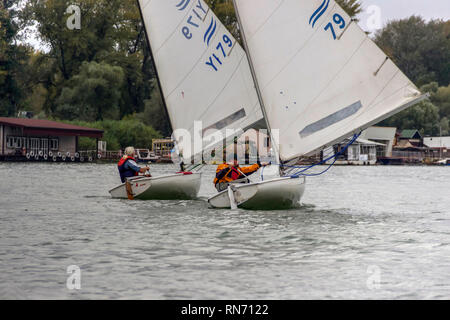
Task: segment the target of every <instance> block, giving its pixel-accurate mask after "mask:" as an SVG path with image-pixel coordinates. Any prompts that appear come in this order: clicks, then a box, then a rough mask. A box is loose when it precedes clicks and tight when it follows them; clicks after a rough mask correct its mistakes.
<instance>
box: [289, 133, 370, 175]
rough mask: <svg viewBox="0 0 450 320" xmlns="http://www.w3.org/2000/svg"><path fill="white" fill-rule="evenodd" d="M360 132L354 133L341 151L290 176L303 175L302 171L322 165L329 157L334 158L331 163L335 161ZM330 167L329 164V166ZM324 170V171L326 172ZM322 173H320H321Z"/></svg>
mask: <svg viewBox="0 0 450 320" xmlns="http://www.w3.org/2000/svg"><path fill="white" fill-rule="evenodd" d="M361 133H362V132H360V133H359V134H355V135H354V136H353V139H352V140H351V141H350V142H349V143H348V144H347V145H346V146H345V147H344V148H343V149H342V150H341V151H339V152H338V153H336V154H334V155H333V156H331V157H328V158H326V159H324V160H322V161H320V162H319V163H316V164H313V165H311V166H309V167H307V168H304V169H303V170H301V171H299V172H297V173H294V174H293V175H291V177H299V176H300V175H305V174H303V173H304V172H306V171H308V170H310V169H312V168H314V167H317V166H320V165H322V164H324V163H326V162H327V161H329V160H331V159H335V160H334V162H333V164H334V163H335V162H336V160H337V158H338V157H339V156H340V155H341V154H343V153H344V152H345V151H347V149H348V148H349V147H350V146H351V145H352V144H353V143H354V142H355V141H356V140H358V138H359V137H360V136H361ZM330 167H331V166H330ZM326 171H328V170H326ZM326 171H325V172H326ZM321 174H322V173H321ZM316 175H320V174H316Z"/></svg>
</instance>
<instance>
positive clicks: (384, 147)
mask: <svg viewBox="0 0 450 320" xmlns="http://www.w3.org/2000/svg"><path fill="white" fill-rule="evenodd" d="M396 133H397V128H395V127H370V128H368V129H366V130H364V131H363V132H362V133H361V138H362V139H366V140H370V141H374V142H377V143H379V144H380V145H378V146H377V157H378V158H384V157H392V150H393V148H394V145H395V144H396Z"/></svg>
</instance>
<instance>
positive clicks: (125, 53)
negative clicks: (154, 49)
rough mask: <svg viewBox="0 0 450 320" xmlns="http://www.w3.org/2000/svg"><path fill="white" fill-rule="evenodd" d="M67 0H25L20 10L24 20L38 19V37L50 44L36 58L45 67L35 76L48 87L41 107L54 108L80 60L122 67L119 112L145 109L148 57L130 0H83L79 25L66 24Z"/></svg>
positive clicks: (134, 5)
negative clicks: (123, 83) (122, 75)
mask: <svg viewBox="0 0 450 320" xmlns="http://www.w3.org/2000/svg"><path fill="white" fill-rule="evenodd" d="M72 4H73V1H70V0H29V1H27V5H26V7H25V9H24V10H23V11H22V15H21V18H22V20H23V21H25V22H26V23H28V25H32V24H35V23H37V25H38V31H39V34H40V38H41V40H42V41H43V43H44V44H45V45H46V46H47V47H48V48H49V51H48V52H46V53H45V54H42V55H41V57H40V59H37V60H36V61H35V62H36V63H37V64H42V65H45V67H46V70H47V72H45V73H43V74H42V77H41V78H43V79H39V83H41V84H42V85H43V86H44V87H45V89H46V90H47V98H46V103H45V105H44V109H45V110H46V112H47V114H48V115H52V114H53V113H54V112H55V111H56V110H55V107H56V106H57V103H56V100H57V99H59V97H60V95H61V94H62V91H63V89H64V88H65V87H66V86H67V85H68V82H69V81H70V79H72V77H73V76H75V75H77V74H78V73H79V69H80V68H81V66H82V64H83V62H92V61H95V62H97V63H100V62H106V63H107V64H110V65H113V66H119V67H121V68H122V70H123V71H124V77H125V80H124V81H125V85H124V86H123V88H122V89H121V91H120V95H121V99H120V114H121V116H125V115H127V114H132V113H134V112H140V111H143V109H144V100H145V99H148V98H149V96H150V92H151V87H150V86H151V83H150V80H151V79H152V78H153V76H154V73H153V72H152V71H151V67H152V65H151V59H150V52H149V50H148V46H147V44H146V41H145V36H144V35H145V33H144V27H143V23H142V20H141V17H140V13H139V10H138V7H137V2H136V1H135V0H84V1H81V2H78V5H79V7H80V10H81V29H79V30H78V29H74V30H71V29H70V28H68V26H67V21H68V20H69V18H70V17H71V13H67V12H66V11H67V8H68V7H69V6H70V5H72Z"/></svg>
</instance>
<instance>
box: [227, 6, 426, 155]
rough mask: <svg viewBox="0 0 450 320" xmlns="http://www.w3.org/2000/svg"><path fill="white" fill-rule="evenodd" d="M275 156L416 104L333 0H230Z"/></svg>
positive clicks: (412, 89)
mask: <svg viewBox="0 0 450 320" xmlns="http://www.w3.org/2000/svg"><path fill="white" fill-rule="evenodd" d="M234 2H235V9H236V13H237V14H238V18H239V21H240V25H241V28H242V30H241V32H242V34H243V36H244V38H245V42H246V45H247V47H248V51H249V52H248V53H249V58H250V62H251V64H252V67H253V69H254V73H255V78H256V82H257V85H258V87H259V90H260V92H261V97H262V102H263V107H264V109H265V113H266V116H267V121H268V125H269V126H270V127H271V129H272V130H274V129H278V130H280V131H279V140H280V141H279V153H280V158H281V160H282V161H289V160H292V159H295V158H297V157H300V156H303V155H308V154H311V153H313V152H315V151H317V150H319V149H321V148H323V147H325V146H329V145H332V144H333V143H336V142H338V141H340V140H342V139H343V138H347V137H348V136H349V135H351V134H352V133H357V132H359V131H360V130H362V129H364V128H366V127H368V126H370V125H372V124H375V123H377V122H379V121H381V120H383V119H385V118H387V117H388V116H390V115H392V114H395V113H397V112H399V111H401V110H403V109H404V108H406V107H408V106H410V105H412V104H414V103H416V102H418V101H419V100H421V99H422V98H423V97H422V96H421V94H420V92H419V90H418V89H417V88H416V86H415V85H414V84H413V83H412V82H411V81H410V80H409V79H408V78H407V77H406V76H405V75H404V74H403V73H402V72H401V71H400V70H399V69H398V68H397V67H396V66H395V65H394V63H393V62H392V61H391V60H389V59H387V56H386V54H385V53H383V52H382V50H380V49H379V48H378V47H377V46H376V45H375V44H374V42H373V41H372V40H371V39H370V38H369V37H368V36H367V35H366V34H365V33H364V31H363V30H361V29H360V28H359V26H358V24H357V23H356V22H354V21H352V20H351V18H350V17H349V16H348V15H347V14H346V13H345V12H344V10H343V9H342V8H341V7H340V6H339V5H337V4H336V2H335V1H334V0H234Z"/></svg>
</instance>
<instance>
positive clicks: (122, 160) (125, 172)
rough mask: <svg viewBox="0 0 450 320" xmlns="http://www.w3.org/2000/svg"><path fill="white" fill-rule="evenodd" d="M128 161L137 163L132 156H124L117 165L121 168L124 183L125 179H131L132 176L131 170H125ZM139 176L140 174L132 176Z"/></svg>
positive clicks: (121, 177)
mask: <svg viewBox="0 0 450 320" xmlns="http://www.w3.org/2000/svg"><path fill="white" fill-rule="evenodd" d="M128 160H133V161H136V159H134V158H133V157H130V156H123V157H122V158H121V159H120V160H119V163H118V164H117V167H118V168H119V175H120V179H121V180H122V182H125V179H126V178H127V177H130V176H131V174H130V171H131V170H125V168H124V166H125V163H126V162H127V161H128ZM138 175H139V172H133V175H132V176H138Z"/></svg>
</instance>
